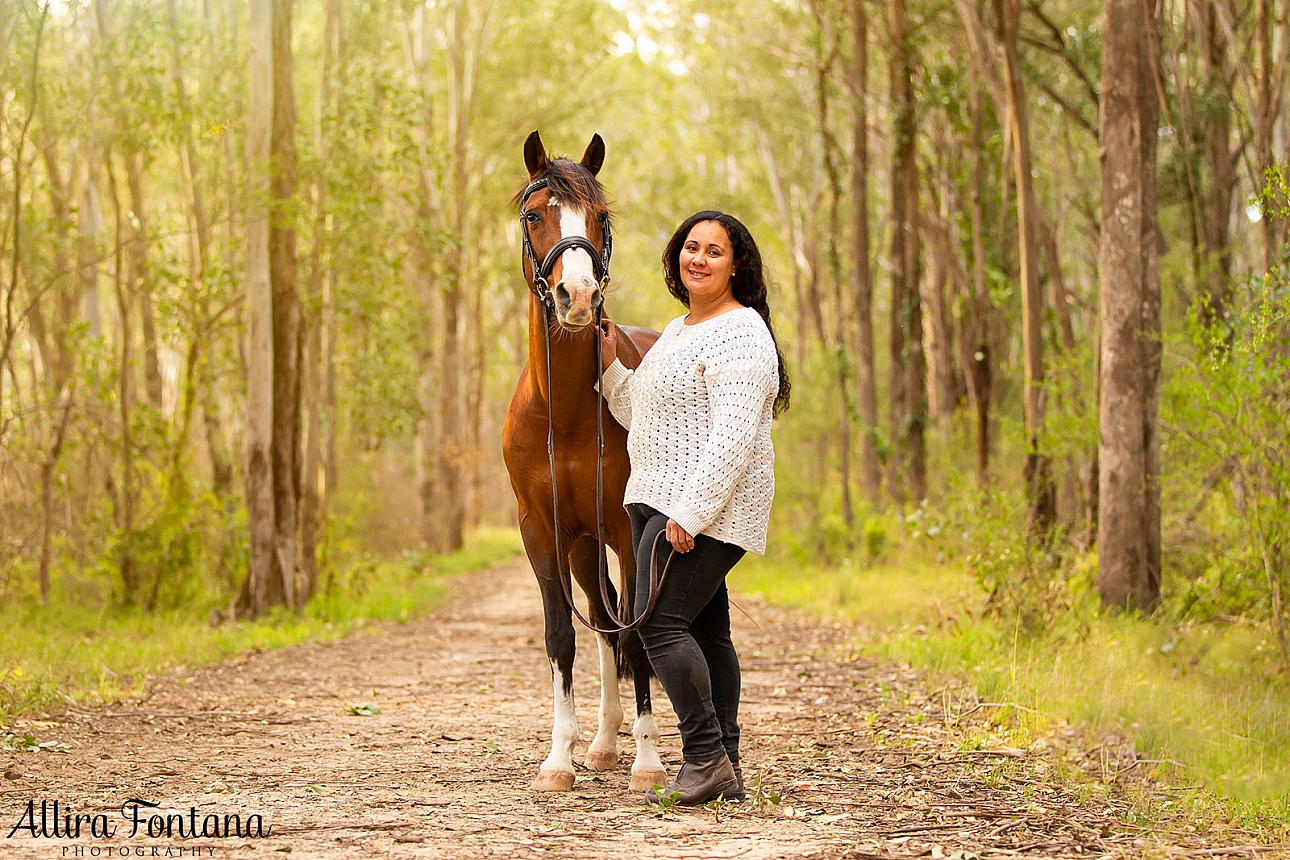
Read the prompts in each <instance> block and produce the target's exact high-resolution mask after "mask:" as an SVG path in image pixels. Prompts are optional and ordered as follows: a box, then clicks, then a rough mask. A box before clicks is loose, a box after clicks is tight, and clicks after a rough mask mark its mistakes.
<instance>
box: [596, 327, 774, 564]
mask: <svg viewBox="0 0 1290 860" xmlns="http://www.w3.org/2000/svg"><path fill="white" fill-rule="evenodd" d="M604 391H605V400H606V401H607V402H608V404H609V411H610V412H611V413H613V416H614V417H615V418H616V419H618V422H619V423H620V424H622V425H623V426H624V427H626V428H627V431H628V432H627V452H628V454H629V456H630V457H631V465H632V473H631V477H630V478H628V480H627V491H626V493H625V494H624V497H623V501H624V503H626V504H633V503H637V502H639V503H641V504H646V505H649V506H650V507H652V508H654V509H655V510H657V511H661V512H662V513H665V514H667V515H668V516H669V517H671V518H672V519H674V520H676V522H677V524H679V525H680V526H681V528H683V529H685V530H686V531H687V532H689V533H690V534H692V535H698V534H706V535H710V536H712V537H714V538H717V539H718V540H723V541H726V542H727V543H732V544H735V545H736V546H740V547H743V548H744V549H746V550H748V551H749V552H753V553H757V554H758V555H762V554H764V553H765V552H766V529H767V526H768V525H769V523H770V503H771V499H772V498H773V497H774V495H775V449H774V447H773V446H772V445H771V441H770V426H771V411H772V408H773V407H774V405H775V396H776V395H777V394H778V393H779V370H778V361H777V358H776V354H775V341H774V340H773V339H772V338H771V336H770V331H769V330H767V328H766V324H765V323H764V322H762V318H761V316H759V315H758V313H757V311H755V310H753V309H752V308H740V309H738V310H734V311H730V312H728V313H724V314H721V315H719V316H716V317H713V318H712V319H709V320H704V321H703V322H701V323H696V324H695V325H691V326H687V325H685V317H678V318H677V319H674V320H672V321H671V322H670V323H668V325H667V328H665V329H663V334H662V336H661V337H659V339H658V342H656V343H655V344H654V346H653V347H651V348H650V351H649V352H648V353H646V354H645V358H644V359H643V360H642V361H641V364H640V367H638V368H637V369H636V370H635V371H631V370H628V369H627V368H626V367H624V366H623V364H622V363H621V362H618V361H615V362H614V363H613V364H612V365H610V367H609V368H608V369H607V370H606V371H605V372H604Z"/></svg>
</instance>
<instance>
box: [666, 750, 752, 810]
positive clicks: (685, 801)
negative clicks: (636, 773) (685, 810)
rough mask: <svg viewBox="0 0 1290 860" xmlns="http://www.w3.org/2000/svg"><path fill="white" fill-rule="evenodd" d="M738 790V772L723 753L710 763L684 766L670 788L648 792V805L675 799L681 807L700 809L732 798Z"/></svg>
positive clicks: (691, 763)
mask: <svg viewBox="0 0 1290 860" xmlns="http://www.w3.org/2000/svg"><path fill="white" fill-rule="evenodd" d="M738 789H739V781H738V779H736V777H735V769H734V767H732V766H731V764H730V759H728V758H727V757H726V754H725V753H724V752H723V753H722V754H721V755H720V757H718V758H714V759H711V760H710V761H703V762H689V761H687V762H685V763H684V764H682V765H681V770H680V771H679V772H678V773H677V774H676V779H674V780H672V782H671V783H670V784H668V786H667V788H665V789H663V790H662V791H657V790H655V789H653V788H651V789H650V790H649V791H647V792H645V802H646V803H661V802H663V801H665V800H670V799H673V798H674V797H675V802H676V803H677V804H679V805H681V806H698V805H700V804H703V803H707V802H708V801H709V800H712V799H714V798H717V797H722V796H724V797H727V798H729V797H730V796H731V795H732V794H733V793H735V792H736V791H738ZM677 795H679V796H677Z"/></svg>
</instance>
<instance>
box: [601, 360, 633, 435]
mask: <svg viewBox="0 0 1290 860" xmlns="http://www.w3.org/2000/svg"><path fill="white" fill-rule="evenodd" d="M632 374H633V371H631V370H628V369H627V367H626V366H625V365H624V364H623V363H622V362H621V361H619V360H618V359H616V358H615V359H614V363H613V364H611V365H609V367H607V368H605V372H604V373H602V374H601V377H600V378H601V380H602V381H603V383H604V389H603V390H602V391H601V393H602V394H603V395H604V396H605V402H606V403H608V404H609V412H610V414H611V415H613V416H614V418H615V420H617V421H618V423H619V424H621V425H623V427H624V429H627V430H630V429H631V428H632V399H631V387H632V386H631V383H632Z"/></svg>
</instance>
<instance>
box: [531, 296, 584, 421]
mask: <svg viewBox="0 0 1290 860" xmlns="http://www.w3.org/2000/svg"><path fill="white" fill-rule="evenodd" d="M545 324H546V318H545V315H544V314H543V312H542V304H541V302H539V301H538V300H537V299H536V298H535V297H532V296H530V298H529V384H530V385H531V386H532V387H533V390H534V391H535V392H536V393H537V395H538V398H539V399H540V400H542V401H544V402H545V401H546V400H547V399H548V397H549V396H550V395H549V394H548V391H547V344H546V340H545V338H544V336H543V333H542V327H543V326H544V325H545ZM550 361H551V374H550V378H551V385H552V386H553V387H554V391H555V393H554V396H553V397H551V408H552V411H553V412H554V413H555V415H556V418H557V420H559V418H560V417H562V416H564V417H573V416H575V415H576V414H577V413H578V410H579V409H580V408H581V407H583V406H585V405H586V404H588V403H590V404H592V405H593V406H594V404H595V400H596V398H598V397H599V396H600V395H599V394H597V393H596V391H595V389H594V388H593V386H594V385H595V384H596V339H595V336H594V332H579V333H578V334H574V335H571V334H569V333H567V332H555V331H553V332H552V333H551V359H550ZM588 414H594V413H591V412H588Z"/></svg>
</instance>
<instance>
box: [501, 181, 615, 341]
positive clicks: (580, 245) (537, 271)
mask: <svg viewBox="0 0 1290 860" xmlns="http://www.w3.org/2000/svg"><path fill="white" fill-rule="evenodd" d="M546 187H547V180H546V179H545V178H543V179H535V180H533V181H532V182H530V183H529V184H528V187H527V188H525V189H524V193H523V194H522V195H521V196H520V235H522V236H523V237H524V255H525V257H527V258H528V261H529V267H530V269H531V270H532V272H533V286H534V287H535V288H536V289H537V296H538V298H539V299H541V300H542V304H543V305H547V306H548V307H549V306H550V303H551V290H550V288H549V286H548V285H547V278H549V277H551V270H552V269H554V268H555V261H556V260H558V259H560V255H561V254H563V253H564V252H565V251H570V250H573V249H578V250H581V251H586V252H587V254H588V255H589V256H590V257H591V267H592V270H593V271H594V272H595V275H596V280H597V281H598V282H599V283H600V288H601V289H602V290H603V289H604V288H605V287H606V286H607V285H608V284H609V260H610V258H611V257H613V255H614V235H613V233H612V232H611V231H610V229H609V213H605V214H604V215H601V216H600V234H601V236H603V237H604V245H603V246H602V247H600V248H597V247H596V246H595V245H593V244H591V240H590V239H588V238H586V237H585V236H569V237H567V238H564V239H561V240H560V241H559V242H556V243H555V245H554V246H553V247H552V248H551V250H550V251H547V252H546V256H545V257H543V258H542V263H541V265H539V264H538V261H537V255H536V254H534V253H533V240H532V239H531V238H530V237H529V222H528V219H527V218H526V217H524V207H525V205H527V204H528V202H529V198H530V197H532V196H533V194H534V193H535V192H537V191H540V190H541V189H543V188H546ZM596 323H597V325H599V323H600V320H599V319H597V320H596Z"/></svg>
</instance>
